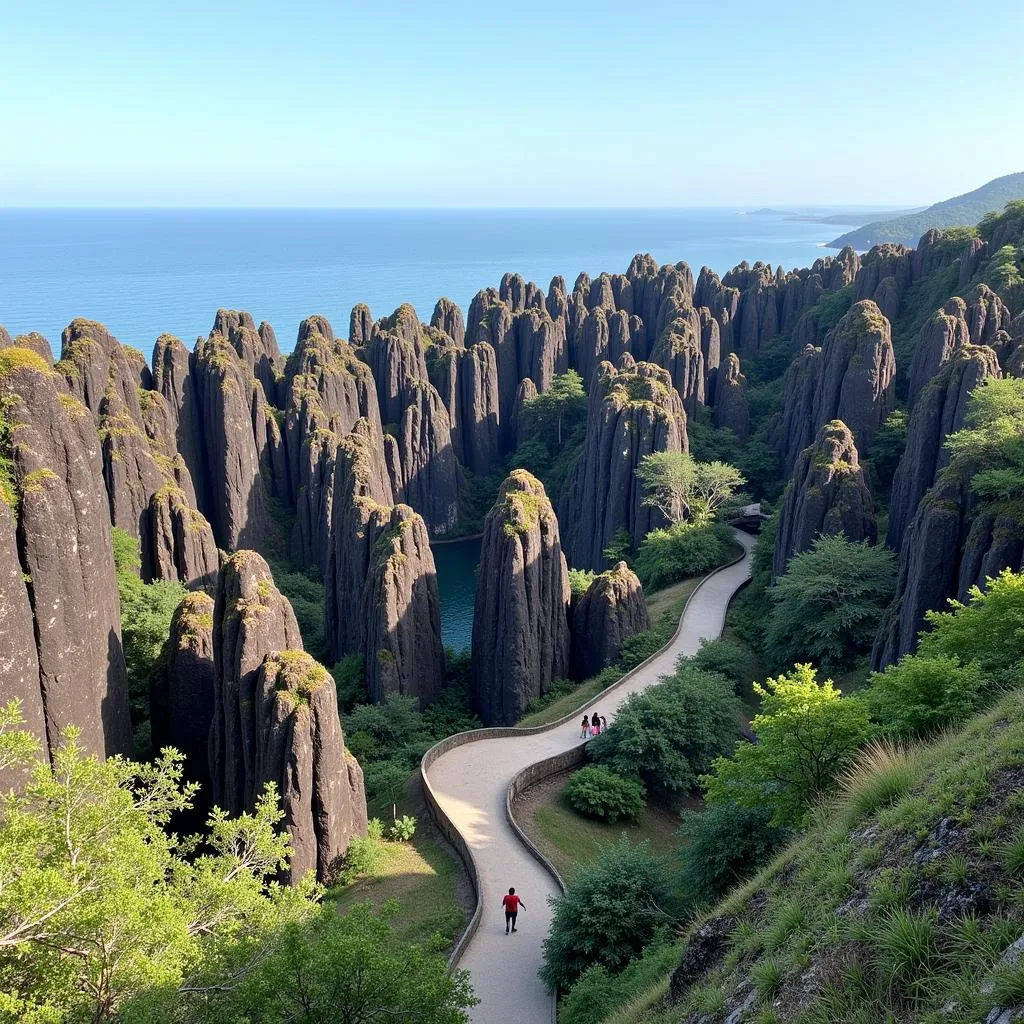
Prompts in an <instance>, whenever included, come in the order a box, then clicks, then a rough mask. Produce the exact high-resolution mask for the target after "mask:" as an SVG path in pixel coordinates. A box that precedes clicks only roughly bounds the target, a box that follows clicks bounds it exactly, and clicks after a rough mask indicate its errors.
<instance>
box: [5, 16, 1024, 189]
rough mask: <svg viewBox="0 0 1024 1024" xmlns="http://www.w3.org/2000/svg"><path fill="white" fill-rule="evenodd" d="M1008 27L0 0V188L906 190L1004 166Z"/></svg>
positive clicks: (955, 22) (1007, 154)
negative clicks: (0, 68) (0, 69)
mask: <svg viewBox="0 0 1024 1024" xmlns="http://www.w3.org/2000/svg"><path fill="white" fill-rule="evenodd" d="M1022 29H1024V3H1021V0H975V2H972V3H970V4H968V3H966V2H964V0H956V2H952V0H931V2H927V3H924V2H920V0H884V2H879V0H856V2H851V0H847V2H845V3H831V2H829V0H814V2H813V3H805V2H803V0H788V2H781V3H780V2H774V3H773V2H767V0H757V2H748V0H705V2H701V3H694V2H691V0H676V2H646V0H630V2H622V0H615V2H604V0H591V2H588V3H581V2H577V0H545V2H537V0H516V2H514V3H511V2H508V0H504V2H502V3H493V2H490V0H480V2H476V3H473V2H466V0H450V2H446V3H432V2H429V0H419V2H416V0H399V2H389V0H360V2H359V3H348V2H344V0H333V2H332V0H292V2H290V3H289V2H281V0H277V2H274V3H263V2H261V0H246V2H244V3H241V2H234V0H230V2H223V0H205V2H201V3H199V2H193V0H175V2H174V3H169V2H168V3H163V2H156V3H149V4H147V3H140V2H138V0H131V2H125V0H103V2H96V0H93V2H89V0H84V2H83V0H73V2H70V0H61V2H47V0H36V2H34V3H24V2H20V0H0V54H2V56H0V67H2V71H0V140H2V142H0V206H314V207H323V206H339V207H358V206H370V207H381V206H383V207H399V206H440V207H463V206H470V207H504V206H513V207H521V206H527V207H531V206H533V207H539V206H715V205H749V204H754V203H757V204H775V205H778V204H785V203H790V204H793V203H802V204H850V205H854V204H856V205H859V206H871V205H874V204H877V205H880V206H881V205H883V204H884V205H898V204H905V205H908V206H911V205H914V206H916V205H926V204H928V203H930V202H934V201H937V200H940V199H944V198H947V197H949V196H951V195H955V194H958V193H961V192H965V191H968V190H970V189H972V188H975V187H977V186H978V185H981V184H983V183H984V182H985V181H987V180H989V179H990V178H993V177H995V176H997V175H1000V174H1007V173H1011V172H1014V171H1020V170H1024V131H1022V127H1024V125H1022V122H1024V101H1022V99H1021V92H1020V79H1019V73H1020V66H1019V64H1018V62H1017V60H1016V58H1015V55H1017V54H1018V53H1019V46H1018V43H1019V40H1020V39H1021V38H1022V35H1024V32H1022ZM1011 41H1012V42H1011Z"/></svg>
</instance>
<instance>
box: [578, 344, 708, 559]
mask: <svg viewBox="0 0 1024 1024" xmlns="http://www.w3.org/2000/svg"><path fill="white" fill-rule="evenodd" d="M626 365H627V368H625V369H623V370H616V369H615V367H613V366H612V365H611V364H610V363H603V364H602V365H601V367H600V368H599V370H598V373H597V374H596V375H595V377H594V383H593V386H592V388H591V391H590V397H589V399H588V402H587V434H586V442H585V446H584V449H583V452H582V453H581V454H580V458H579V461H578V462H577V463H576V465H575V467H574V468H573V471H572V473H571V474H570V477H569V480H568V482H567V484H566V490H565V496H564V498H563V500H562V503H561V506H560V508H559V521H560V522H561V523H562V524H563V527H564V547H565V552H566V556H567V557H568V559H569V561H570V563H571V564H572V565H573V566H575V567H577V568H581V569H596V570H600V569H601V568H603V566H604V554H603V552H604V549H605V548H606V547H607V546H608V544H609V543H610V542H611V540H612V538H613V537H614V536H615V534H616V532H617V531H618V530H620V529H625V530H627V531H628V532H629V534H630V536H631V537H632V538H633V540H634V542H635V543H637V544H639V543H640V541H641V540H642V539H643V537H644V536H645V535H646V534H647V532H648V531H649V530H650V529H652V528H653V527H654V526H657V525H659V523H660V518H659V514H658V513H657V512H656V510H654V509H652V508H650V507H648V506H646V505H644V504H643V497H644V495H643V492H642V488H641V487H640V483H639V481H638V480H637V478H636V467H637V466H638V465H639V463H640V460H641V459H643V458H644V456H646V455H650V454H651V453H653V452H663V451H686V449H687V446H688V442H687V437H686V414H685V412H684V411H683V406H682V401H681V400H680V398H679V394H678V392H677V391H676V389H675V388H674V387H673V386H672V380H671V378H670V377H669V375H668V371H666V370H664V369H662V368H661V367H659V366H655V365H653V364H652V363H636V364H635V366H632V367H629V366H628V364H626Z"/></svg>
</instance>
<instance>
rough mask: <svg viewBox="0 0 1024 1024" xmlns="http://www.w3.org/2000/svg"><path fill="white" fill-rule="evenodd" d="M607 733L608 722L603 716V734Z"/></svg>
mask: <svg viewBox="0 0 1024 1024" xmlns="http://www.w3.org/2000/svg"><path fill="white" fill-rule="evenodd" d="M607 731H608V720H607V719H606V718H605V717H604V715H602V716H601V732H607Z"/></svg>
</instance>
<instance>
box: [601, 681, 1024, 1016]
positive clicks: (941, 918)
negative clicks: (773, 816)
mask: <svg viewBox="0 0 1024 1024" xmlns="http://www.w3.org/2000/svg"><path fill="white" fill-rule="evenodd" d="M698 931H700V932H701V934H703V935H705V936H707V935H709V934H714V935H718V936H720V937H721V939H722V941H721V943H720V945H719V948H718V950H717V952H716V950H715V949H713V948H712V947H713V946H714V943H708V942H707V941H706V940H705V941H703V942H702V940H701V939H700V937H699V936H698V935H697V933H698ZM1022 935H1024V691H1016V692H1014V693H1011V694H1009V695H1007V696H1006V697H1005V698H1004V699H1003V700H1002V701H1001V702H1000V703H999V704H998V705H997V706H996V707H995V708H994V709H993V710H992V711H991V712H990V713H988V714H985V715H982V716H979V717H978V718H976V719H974V720H973V721H972V722H971V723H970V724H969V725H968V726H967V727H966V728H965V729H964V730H963V731H961V732H960V733H950V734H948V735H946V736H943V737H942V738H940V739H939V740H938V741H937V742H936V743H934V744H932V745H931V746H925V747H919V748H916V749H915V750H912V751H911V752H910V753H909V754H906V755H905V756H903V757H897V758H895V759H894V760H892V761H890V762H889V763H885V762H884V759H878V758H876V760H875V763H874V768H873V770H870V771H865V773H864V774H863V775H862V776H861V777H860V778H859V779H857V780H856V781H855V782H853V783H852V784H850V785H849V786H848V787H847V790H846V792H845V793H844V795H843V796H842V797H841V798H840V799H839V800H838V801H837V802H836V803H834V804H833V805H830V806H828V807H826V808H823V809H822V810H821V812H820V813H819V814H818V815H817V817H816V821H815V824H814V825H813V827H812V828H811V829H810V830H809V832H808V833H807V834H806V835H804V836H803V837H802V838H801V839H799V840H798V841H797V842H795V843H794V844H793V845H792V846H791V847H789V848H788V849H787V850H786V851H785V852H784V853H783V854H782V855H781V856H780V857H779V858H777V859H776V861H775V862H774V863H773V864H772V865H771V866H770V867H768V868H767V869H766V870H765V871H763V872H762V873H761V874H760V875H758V876H757V877H755V878H754V879H753V880H752V881H750V882H749V883H747V884H746V885H744V886H742V887H741V888H739V889H738V890H736V891H735V892H734V893H733V894H732V895H731V896H730V897H729V898H728V899H727V900H726V901H725V902H724V903H722V904H720V905H719V906H718V907H716V908H715V909H714V910H713V911H712V912H711V913H709V914H707V915H705V916H704V917H703V918H701V919H700V920H699V921H698V922H696V924H695V925H694V927H693V928H692V929H691V931H690V933H689V935H688V936H687V938H686V939H684V940H683V942H682V943H681V944H680V949H681V953H682V958H683V960H682V962H683V963H685V964H687V965H688V970H687V972H686V977H685V978H683V977H677V979H676V984H674V985H673V988H674V997H675V999H674V1001H673V1002H672V1003H671V1004H670V1003H669V1002H668V1001H667V998H666V993H667V991H668V987H669V986H668V979H667V978H664V977H663V978H662V979H661V980H660V981H659V982H658V984H657V985H655V986H653V987H652V988H651V989H650V990H649V991H647V992H645V993H642V994H641V995H640V996H638V997H637V998H636V999H635V1000H634V1002H633V1004H632V1005H631V1006H630V1007H629V1008H623V1009H622V1010H620V1011H617V1012H612V1013H611V1014H610V1015H608V1016H607V1017H606V1019H607V1020H611V1021H617V1022H620V1024H625V1022H627V1021H628V1022H641V1021H643V1022H648V1024H668V1022H669V1021H671V1022H672V1024H679V1022H690V1024H696V1022H698V1021H701V1022H706V1024H713V1022H718V1021H721V1020H723V1019H724V1018H725V1017H726V1016H727V1015H728V1014H729V1013H730V1012H732V1011H733V1010H735V1009H736V1008H737V1007H739V1006H740V1005H743V1004H746V1005H747V1008H748V1009H747V1013H746V1014H745V1015H744V1016H743V1019H744V1020H750V1021H759V1022H761V1024H770V1022H774V1021H787V1022H788V1021H799V1022H801V1024H811V1022H814V1024H818V1022H821V1024H824V1022H828V1021H844V1022H850V1024H860V1022H863V1024H875V1022H886V1021H891V1022H912V1021H913V1022H921V1024H925V1022H929V1024H932V1022H935V1024H937V1022H938V1021H940V1020H941V1021H944V1022H949V1024H969V1022H976V1021H981V1020H984V1019H985V1016H986V1014H987V1013H988V1011H989V1009H990V1008H991V1007H993V1006H1000V1005H1001V1006H1004V1007H1005V1006H1017V1005H1024V959H1021V960H1019V961H1018V962H1017V963H1016V966H1015V967H1009V966H1007V965H1006V964H1003V963H1001V962H1000V958H1001V956H1002V954H1003V952H1004V950H1006V949H1007V947H1008V946H1010V944H1011V943H1013V942H1015V941H1016V940H1017V939H1018V938H1020V937H1021V936H1022ZM993 983H994V984H993ZM595 1019H597V1018H595Z"/></svg>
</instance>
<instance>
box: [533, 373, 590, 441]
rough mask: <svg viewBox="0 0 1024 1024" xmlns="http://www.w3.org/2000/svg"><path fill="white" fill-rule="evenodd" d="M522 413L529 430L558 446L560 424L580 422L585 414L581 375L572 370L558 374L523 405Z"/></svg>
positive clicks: (561, 430) (584, 393)
mask: <svg viewBox="0 0 1024 1024" xmlns="http://www.w3.org/2000/svg"><path fill="white" fill-rule="evenodd" d="M524 412H525V414H526V422H527V429H528V431H529V433H530V434H531V435H532V436H534V437H540V438H544V439H546V438H550V437H552V436H553V437H554V439H555V444H556V445H557V448H559V449H560V448H561V447H562V440H563V427H569V426H572V425H575V424H577V423H581V422H582V421H583V419H584V418H585V417H586V414H587V394H586V391H584V389H583V378H582V377H581V376H580V375H579V374H578V373H577V372H576V371H575V370H569V371H568V372H567V373H560V374H557V375H556V376H555V377H554V379H553V380H552V381H551V387H549V388H548V389H547V391H542V392H541V393H540V394H539V395H537V397H536V398H531V399H529V400H528V401H527V402H526V403H525V404H524ZM548 447H549V448H550V445H549V446H548Z"/></svg>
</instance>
